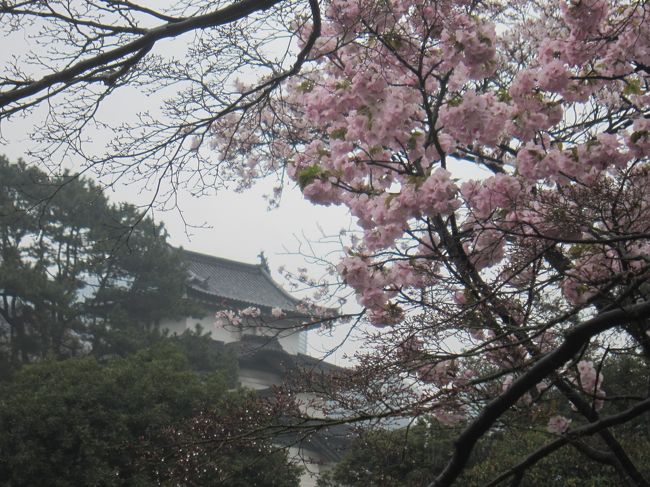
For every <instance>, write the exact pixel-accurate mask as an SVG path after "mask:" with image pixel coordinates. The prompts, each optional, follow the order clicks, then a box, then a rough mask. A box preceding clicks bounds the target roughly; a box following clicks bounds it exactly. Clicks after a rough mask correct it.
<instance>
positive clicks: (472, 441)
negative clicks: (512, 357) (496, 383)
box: [429, 302, 650, 487]
mask: <svg viewBox="0 0 650 487" xmlns="http://www.w3.org/2000/svg"><path fill="white" fill-rule="evenodd" d="M648 317H650V302H644V303H639V304H636V305H632V306H627V307H624V308H620V309H614V310H610V311H605V312H602V313H600V314H598V315H597V316H595V317H594V318H592V319H590V320H588V321H585V322H584V323H582V324H580V325H578V326H576V327H574V328H573V329H572V330H571V331H569V332H567V333H566V335H565V339H564V343H562V345H560V346H559V347H558V348H556V349H555V350H554V351H553V352H551V353H549V354H547V355H545V356H544V357H542V358H541V359H540V360H539V361H538V362H537V363H536V364H535V365H533V366H532V367H531V368H530V369H529V370H528V371H527V372H526V373H525V374H523V375H522V376H521V377H519V378H518V379H517V380H515V381H514V382H513V383H512V385H511V386H510V388H509V389H507V390H506V391H505V392H504V393H503V394H501V395H500V396H498V397H497V398H495V399H494V400H492V401H491V402H490V403H489V404H488V405H487V406H486V407H485V408H484V410H483V412H482V413H481V414H479V415H478V416H477V417H476V419H475V420H474V421H473V422H472V423H471V424H470V425H469V426H468V427H467V428H466V429H465V430H464V431H463V432H462V433H461V435H460V436H459V437H458V439H457V441H456V442H455V445H454V453H453V455H452V457H451V459H450V460H449V462H448V463H447V466H446V467H445V469H444V470H443V471H442V472H441V474H440V475H439V476H438V477H437V478H436V479H435V480H434V481H433V482H432V483H431V484H429V487H441V486H448V485H451V484H452V483H453V482H454V481H455V480H456V478H458V476H459V475H460V474H461V472H462V471H463V469H464V468H465V466H466V465H467V461H468V460H469V457H470V454H471V452H472V450H473V448H474V446H475V445H476V443H477V442H478V441H479V440H480V439H481V438H482V437H483V435H484V434H485V433H487V431H488V430H489V429H490V428H491V427H492V425H494V423H495V422H496V421H497V419H499V418H500V417H501V415H503V414H504V413H505V412H506V411H507V410H508V409H510V408H511V407H512V406H514V405H515V404H516V402H517V401H518V400H519V399H520V398H521V397H522V396H523V395H524V394H526V392H527V391H528V390H529V389H530V388H531V387H534V386H535V384H538V383H539V382H540V381H542V380H543V379H544V378H545V377H547V376H549V375H550V374H552V373H553V372H554V371H556V370H557V369H559V368H560V367H561V366H562V365H564V364H565V363H566V362H567V361H569V360H570V359H571V358H572V357H573V356H574V355H575V354H576V353H577V352H579V351H580V349H581V348H582V347H583V346H584V345H585V343H587V342H589V340H590V339H591V338H592V337H594V336H595V335H598V334H599V333H602V332H603V331H605V330H608V329H610V328H613V327H615V326H621V325H624V324H627V323H630V322H632V321H636V320H640V319H646V318H648ZM641 485H648V484H647V482H646V483H645V484H641Z"/></svg>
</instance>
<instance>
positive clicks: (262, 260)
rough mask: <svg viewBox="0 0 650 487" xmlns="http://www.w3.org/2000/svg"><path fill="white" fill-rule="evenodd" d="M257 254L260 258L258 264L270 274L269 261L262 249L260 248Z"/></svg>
mask: <svg viewBox="0 0 650 487" xmlns="http://www.w3.org/2000/svg"><path fill="white" fill-rule="evenodd" d="M257 256H258V257H259V259H260V265H261V266H262V269H264V270H265V271H266V272H267V273H268V274H271V269H269V261H268V259H267V258H266V255H264V251H263V250H260V253H259V254H257Z"/></svg>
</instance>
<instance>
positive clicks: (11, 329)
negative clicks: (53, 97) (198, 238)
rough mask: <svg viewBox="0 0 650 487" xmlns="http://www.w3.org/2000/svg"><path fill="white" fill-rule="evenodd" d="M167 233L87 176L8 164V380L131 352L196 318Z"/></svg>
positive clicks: (2, 337) (3, 188) (1, 333)
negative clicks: (169, 325)
mask: <svg viewBox="0 0 650 487" xmlns="http://www.w3.org/2000/svg"><path fill="white" fill-rule="evenodd" d="M166 240H167V234H166V232H165V229H164V228H163V226H162V225H158V224H155V223H154V222H153V221H152V220H151V219H149V218H146V217H143V215H142V213H141V212H140V211H139V210H138V209H137V208H135V207H133V206H130V205H115V204H112V203H110V202H109V201H108V200H107V198H106V197H105V195H104V194H103V193H102V191H101V189H100V188H99V187H98V186H96V185H95V184H94V183H93V182H92V181H90V180H89V179H86V178H77V177H73V176H71V175H70V174H67V173H64V174H62V175H49V174H46V173H45V172H43V171H41V170H40V169H38V168H35V167H31V166H28V165H26V164H25V163H23V162H22V161H18V162H17V163H11V162H9V161H8V160H7V159H6V158H4V157H1V156H0V360H1V361H2V363H0V365H2V372H5V373H6V372H7V371H8V370H11V369H12V368H15V367H16V366H18V365H20V364H24V363H28V362H32V361H35V360H41V359H43V358H45V357H47V356H52V357H56V358H64V357H70V356H75V355H78V354H80V353H82V352H88V351H92V352H94V353H95V354H97V355H105V354H111V353H113V354H114V353H118V354H119V353H129V352H132V351H134V350H136V349H138V348H139V347H142V346H143V345H145V344H146V343H148V340H149V341H150V337H151V336H152V334H156V333H157V330H158V326H159V324H160V323H161V321H162V320H164V319H165V318H167V317H177V316H180V315H182V314H186V313H188V312H189V309H188V304H187V303H186V301H185V300H184V299H183V282H184V276H185V273H184V270H183V267H182V263H181V260H180V257H179V255H178V253H177V252H175V251H174V250H173V249H171V248H170V247H169V245H168V244H167V243H166Z"/></svg>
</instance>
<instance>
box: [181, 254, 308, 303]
mask: <svg viewBox="0 0 650 487" xmlns="http://www.w3.org/2000/svg"><path fill="white" fill-rule="evenodd" d="M181 251H182V255H183V258H184V260H185V263H186V265H187V271H188V280H187V286H188V287H189V288H190V289H192V290H194V291H196V292H198V293H201V294H202V295H204V296H205V295H207V296H208V297H212V298H216V299H228V300H232V301H237V302H240V303H242V304H243V305H247V306H257V307H264V308H280V309H282V310H285V311H297V309H296V307H297V305H298V303H299V300H297V299H296V298H294V297H293V296H291V295H290V294H289V293H287V292H286V291H285V290H284V289H282V288H281V287H280V285H279V284H278V283H276V282H275V281H274V280H273V279H272V278H271V276H270V275H269V273H268V271H267V270H266V269H265V267H264V266H263V265H262V264H245V263H243V262H236V261H234V260H228V259H223V258H221V257H213V256H211V255H206V254H201V253H198V252H192V251H190V250H185V249H182V250H181Z"/></svg>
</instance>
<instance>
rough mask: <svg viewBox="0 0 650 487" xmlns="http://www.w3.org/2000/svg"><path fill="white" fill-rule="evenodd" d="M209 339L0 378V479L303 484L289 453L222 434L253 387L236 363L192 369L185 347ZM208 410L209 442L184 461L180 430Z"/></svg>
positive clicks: (28, 485)
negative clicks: (239, 379)
mask: <svg viewBox="0 0 650 487" xmlns="http://www.w3.org/2000/svg"><path fill="white" fill-rule="evenodd" d="M206 341H207V339H206V337H205V336H203V337H202V338H201V337H197V335H193V336H189V335H184V336H182V337H180V338H175V339H163V340H162V341H160V342H159V343H158V344H156V345H154V346H153V347H151V348H149V349H145V350H141V351H140V352H138V353H136V354H133V355H130V356H126V357H111V358H107V359H104V360H98V359H97V358H95V357H93V356H86V357H75V358H70V359H65V360H59V361H55V360H51V359H46V360H43V361H40V362H38V363H34V364H27V365H25V366H23V367H22V368H21V369H20V370H19V371H18V372H17V373H16V374H14V376H13V377H12V379H11V380H7V381H4V382H0V431H2V435H0V485H3V486H4V485H6V486H12V487H33V486H40V485H44V486H45V485H47V486H48V487H50V486H51V487H77V486H102V487H104V486H105V487H112V486H128V487H132V486H135V487H145V486H154V485H169V486H172V485H173V486H178V485H183V486H190V485H196V486H199V485H201V486H213V485H219V486H222V487H239V486H244V485H246V486H249V485H260V486H261V485H265V486H266V485H268V486H269V487H272V486H276V487H298V484H299V480H298V479H299V474H300V469H299V468H297V467H295V466H293V465H291V464H289V462H288V460H287V454H286V452H284V451H277V452H276V451H274V449H273V448H272V446H271V444H270V443H269V442H267V441H264V440H262V441H260V440H254V441H251V440H248V439H247V437H246V435H241V437H240V439H239V443H237V444H236V445H235V443H234V442H233V440H232V439H230V438H227V437H225V436H219V435H217V434H216V433H217V432H218V431H222V430H223V429H220V425H232V424H233V422H234V423H235V424H240V421H238V420H237V418H241V417H242V415H243V414H244V415H247V414H249V413H248V411H250V409H249V408H247V406H246V404H247V401H249V400H250V395H249V394H248V393H246V392H243V391H233V390H231V389H230V387H231V385H232V383H233V381H234V379H235V376H234V370H235V369H234V365H231V366H228V367H226V368H225V369H215V370H202V371H201V372H198V371H197V370H194V368H193V367H192V362H191V361H189V360H188V357H187V356H186V355H185V353H186V352H184V351H183V350H184V349H185V350H190V351H191V350H193V349H195V348H196V347H197V345H198V346H199V347H202V346H203V345H205V342H206ZM210 354H211V355H214V353H210ZM215 361H216V362H220V363H222V364H226V363H227V361H228V358H227V357H226V356H220V357H217V356H214V357H212V358H210V359H209V360H208V362H212V363H216V362H215ZM240 405H241V406H242V407H244V408H246V409H245V411H244V413H242V412H241V411H240V407H239V406H240ZM205 415H209V417H210V423H209V425H208V427H209V428H211V434H210V440H211V441H212V442H211V443H206V442H205V441H204V442H202V443H201V445H200V447H201V451H202V456H201V460H202V461H201V463H199V464H192V465H187V463H186V462H184V459H185V458H186V455H185V451H186V450H187V448H186V447H185V446H184V441H183V438H181V437H179V436H177V435H176V434H175V432H176V431H188V430H193V429H194V428H196V427H197V425H199V426H200V425H201V422H200V421H197V419H196V418H197V417H198V418H200V417H204V416H205ZM244 417H247V416H244ZM233 418H234V419H233ZM267 419H268V418H267ZM247 423H248V422H246V423H245V424H247ZM201 429H203V428H202V427H201ZM223 431H226V432H227V431H230V430H223ZM239 431H241V432H244V433H245V430H241V429H239ZM169 432H174V433H173V434H170V433H169ZM219 445H226V447H227V448H225V447H222V448H219ZM260 451H263V452H264V453H266V454H265V455H262V456H260V454H259V453H260ZM161 455H163V456H164V461H162V458H161ZM192 458H194V457H193V456H192ZM206 466H209V472H208V475H206Z"/></svg>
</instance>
